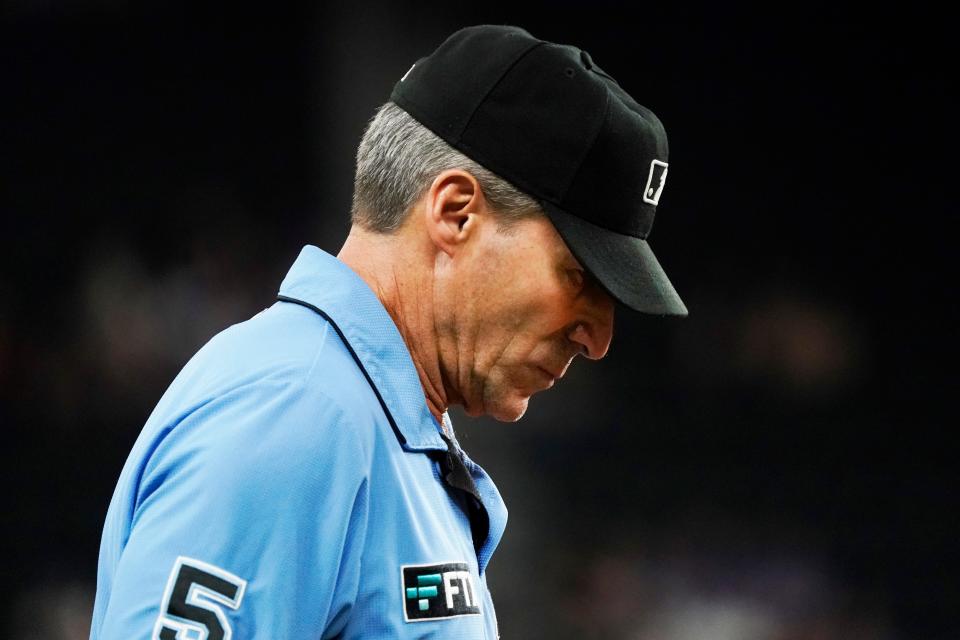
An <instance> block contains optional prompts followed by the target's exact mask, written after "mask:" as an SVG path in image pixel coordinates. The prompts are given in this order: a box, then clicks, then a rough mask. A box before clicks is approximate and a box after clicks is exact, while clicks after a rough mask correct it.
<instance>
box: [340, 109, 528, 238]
mask: <svg viewBox="0 0 960 640" xmlns="http://www.w3.org/2000/svg"><path fill="white" fill-rule="evenodd" d="M447 169H463V170H464V171H467V172H469V173H471V174H472V175H473V177H475V178H476V179H477V182H479V183H480V189H481V190H482V191H483V194H484V196H485V197H486V199H487V201H488V202H490V204H491V207H492V208H493V210H494V211H495V212H496V214H497V216H498V219H499V220H498V221H499V223H500V228H501V229H507V228H509V226H510V224H511V223H513V222H516V221H517V220H520V219H523V218H529V217H533V216H537V215H542V214H543V209H542V208H541V207H540V205H539V204H538V203H537V202H536V201H535V200H534V199H533V198H531V197H530V196H528V195H527V194H525V193H523V192H522V191H520V190H519V189H517V188H516V187H514V186H513V185H511V184H510V183H509V182H507V181H506V180H504V179H503V178H501V177H500V176H498V175H496V174H494V173H493V172H491V171H488V170H487V169H485V168H484V167H482V166H480V165H479V164H477V163H476V162H474V161H473V160H471V159H470V158H468V157H467V156H465V155H463V154H462V153H460V152H459V151H457V150H456V149H454V148H453V147H451V146H450V145H449V144H447V143H446V142H445V141H444V140H442V139H441V138H440V137H438V136H437V135H436V134H435V133H433V132H432V131H430V130H429V129H427V128H426V127H425V126H423V125H422V124H420V123H419V122H417V121H416V120H414V119H413V117H412V116H410V115H409V114H408V113H407V112H406V111H404V110H403V109H401V108H400V107H398V106H397V105H395V104H394V103H392V102H387V103H385V104H384V105H383V106H381V107H380V108H379V109H378V110H377V113H376V115H374V117H373V119H372V120H371V121H370V124H368V125H367V129H366V131H364V133H363V138H362V139H361V140H360V146H359V148H358V149H357V172H356V176H355V178H354V183H353V208H352V210H351V220H352V222H353V224H356V225H360V226H361V227H363V228H365V229H367V230H369V231H377V232H380V233H392V232H394V231H396V230H397V229H399V228H400V227H401V225H403V222H404V220H405V219H406V217H407V213H408V212H409V210H410V208H411V207H412V206H413V204H414V203H415V202H416V201H417V200H418V199H419V198H420V197H421V196H422V195H423V194H424V192H426V190H427V189H428V188H429V187H430V184H431V183H432V182H433V180H434V178H436V177H437V176H438V175H439V174H440V173H441V172H443V171H445V170H447Z"/></svg>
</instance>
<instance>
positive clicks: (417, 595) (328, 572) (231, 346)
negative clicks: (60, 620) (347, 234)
mask: <svg viewBox="0 0 960 640" xmlns="http://www.w3.org/2000/svg"><path fill="white" fill-rule="evenodd" d="M447 420H448V419H447ZM448 432H449V433H450V434H451V436H452V429H448ZM442 434H443V430H442V429H441V428H440V426H439V425H438V424H437V421H436V420H435V419H434V418H433V416H432V415H431V414H430V411H429V409H428V408H427V405H426V401H425V399H424V391H423V388H422V386H421V384H420V379H419V377H418V375H417V371H416V369H415V368H414V364H413V361H412V359H411V357H410V353H409V351H408V349H407V347H406V345H405V343H404V341H403V339H402V338H401V336H400V333H399V331H398V330H397V327H396V325H395V324H394V323H393V321H392V319H391V318H390V316H389V314H388V313H387V311H386V310H385V309H384V307H383V305H382V304H381V303H380V301H379V300H378V299H377V297H376V295H374V293H373V292H372V291H371V290H370V288H369V287H368V286H367V285H366V283H364V281H363V280H361V279H360V278H359V276H357V275H356V274H355V273H354V272H353V271H352V270H350V269H349V268H348V267H347V266H346V265H344V264H343V263H341V262H340V261H339V260H337V259H336V258H335V257H333V256H331V255H329V254H327V253H324V252H323V251H321V250H320V249H317V248H316V247H312V246H306V247H304V249H303V251H302V252H301V253H300V256H299V258H297V260H296V262H295V263H294V265H293V267H292V268H291V269H290V272H289V273H288V274H287V277H286V278H285V279H284V281H283V284H282V285H281V288H280V301H279V302H277V303H275V304H274V305H273V306H271V307H270V308H268V309H265V310H264V311H262V312H261V313H259V314H258V315H256V316H254V317H253V318H251V319H250V320H247V321H246V322H242V323H240V324H237V325H234V326H232V327H230V328H229V329H227V330H225V331H223V332H222V333H220V334H219V335H217V336H215V337H214V338H213V339H212V340H211V341H210V342H209V343H208V344H206V345H205V346H204V347H203V348H202V349H201V350H200V351H199V352H198V353H197V354H196V355H195V356H194V357H193V358H192V359H191V360H190V362H188V363H187V365H186V366H185V367H184V369H183V370H182V371H181V372H180V374H179V375H178V376H177V377H176V379H175V380H174V381H173V383H172V384H171V386H170V388H169V389H168V390H167V392H166V393H165V394H164V395H163V398H162V399H161V400H160V402H159V404H158V405H157V407H156V409H154V411H153V413H152V414H151V415H150V417H149V419H148V420H147V423H146V425H145V426H144V428H143V431H142V432H141V434H140V436H139V438H138V439H137V442H136V444H135V445H134V447H133V450H132V451H131V453H130V456H129V458H128V459H127V462H126V465H125V466H124V468H123V471H122V473H121V475H120V479H119V481H118V483H117V488H116V491H115V493H114V495H113V500H112V501H111V503H110V508H109V511H108V513H107V519H106V523H105V525H104V531H103V539H102V542H101V547H100V562H99V570H98V580H97V597H96V605H95V609H94V615H93V625H92V629H91V633H90V637H91V639H92V640H121V639H122V640H132V639H134V638H160V639H162V640H174V639H176V640H186V639H188V638H189V639H191V640H218V639H223V640H229V639H230V638H234V639H236V640H241V639H244V638H258V639H268V638H269V639H277V640H279V639H286V638H290V639H294V638H311V639H314V638H334V637H336V638H343V639H350V638H365V639H377V638H451V639H464V640H466V639H470V640H476V639H481V638H482V639H489V640H493V639H495V638H497V637H498V636H497V623H496V617H495V615H494V610H493V604H492V602H491V599H490V593H489V591H488V589H487V583H486V569H487V565H488V563H489V562H490V557H491V556H492V555H493V552H494V549H496V547H497V544H498V543H499V541H500V538H501V536H502V535H503V530H504V527H505V526H506V519H507V512H506V508H505V507H504V504H503V501H502V499H501V498H500V494H499V492H498V491H497V489H496V487H495V486H494V484H493V482H492V481H491V480H490V478H489V476H487V474H486V473H485V472H484V471H483V470H482V469H481V468H480V467H479V466H477V465H476V464H474V463H473V462H472V461H470V459H469V458H467V457H466V456H465V455H464V454H463V453H462V451H461V450H460V449H459V446H458V445H457V444H456V440H455V439H453V440H452V443H451V444H450V448H449V450H448V446H447V442H449V441H450V440H446V439H445V436H444V435H442ZM457 487H460V488H457ZM471 516H472V520H471ZM471 522H472V526H471Z"/></svg>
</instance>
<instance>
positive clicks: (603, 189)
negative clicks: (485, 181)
mask: <svg viewBox="0 0 960 640" xmlns="http://www.w3.org/2000/svg"><path fill="white" fill-rule="evenodd" d="M390 99H391V101H393V102H394V103H395V104H396V105H397V106H399V107H400V108H401V109H403V110H404V111H406V112H407V113H409V114H410V115H411V116H412V117H413V118H415V119H416V120H417V121H419V122H420V123H421V124H423V125H424V126H426V127H427V128H428V129H430V130H431V131H433V132H434V133H435V134H437V135H438V136H440V137H441V138H443V140H445V141H446V142H447V143H448V144H450V145H451V146H452V147H454V148H455V149H458V150H460V151H462V152H463V153H464V154H466V155H467V156H469V157H470V158H471V159H473V160H474V161H476V162H478V163H480V164H481V165H483V166H484V167H486V168H487V169H489V170H490V171H492V172H494V173H496V174H497V175H499V176H500V177H502V178H504V179H505V180H507V181H508V182H510V183H511V184H513V185H514V186H515V187H517V188H518V189H520V190H521V191H523V192H525V193H527V194H528V195H530V196H531V197H533V198H534V199H536V200H538V201H539V202H540V204H541V205H542V206H543V209H544V211H545V212H546V214H547V216H549V218H550V221H551V222H552V223H553V225H554V226H555V227H556V229H557V231H558V232H559V233H560V236H561V237H562V238H563V239H564V241H565V242H566V244H567V247H568V248H569V249H570V251H571V252H572V253H573V254H574V256H576V258H577V259H578V260H579V261H580V263H581V264H582V265H583V267H584V268H585V269H587V270H588V271H589V272H590V273H591V274H592V275H593V276H594V277H595V278H596V279H597V280H598V281H599V282H600V283H601V284H602V285H603V287H604V288H605V289H606V290H607V291H608V292H609V293H610V294H611V295H612V296H613V297H614V298H615V299H617V300H619V301H620V302H622V303H623V304H625V305H626V306H627V307H630V308H632V309H635V310H637V311H642V312H644V313H651V314H659V315H675V316H685V315H687V308H686V306H685V305H684V304H683V301H682V300H680V296H679V295H678V294H677V292H676V290H675V289H674V288H673V285H671V284H670V280H669V279H668V278H667V274H666V273H665V272H664V271H663V268H662V267H661V266H660V263H659V262H658V261H657V258H656V256H654V255H653V250H652V249H651V248H650V245H649V244H648V242H647V237H648V236H649V234H650V228H651V227H652V226H653V218H654V214H655V213H656V208H657V203H658V202H659V199H660V194H661V192H662V190H663V185H664V180H665V179H666V175H667V134H666V131H664V128H663V125H662V124H661V123H660V120H658V119H657V117H656V116H655V115H654V114H653V112H652V111H650V110H649V109H647V108H646V107H643V106H641V105H639V104H637V102H636V101H635V100H634V99H633V98H631V97H630V96H629V95H628V94H627V93H626V92H625V91H624V90H623V89H621V88H620V85H619V84H617V82H616V80H614V79H613V78H612V77H610V76H609V75H608V74H607V73H606V72H604V71H603V70H602V69H601V68H600V67H598V66H597V65H596V64H595V63H594V62H593V60H591V58H590V56H589V54H587V52H586V51H583V50H581V49H579V48H577V47H573V46H569V45H560V44H554V43H552V42H546V41H544V40H539V39H537V38H534V37H533V36H532V35H530V34H529V33H528V32H527V31H525V30H523V29H520V28H519V27H512V26H494V25H480V26H474V27H467V28H465V29H461V30H460V31H457V32H456V33H454V34H453V35H451V36H450V37H449V38H447V40H446V41H445V42H444V43H443V44H441V45H440V47H439V48H438V49H437V50H436V51H434V52H433V53H432V54H430V55H429V56H427V57H426V58H421V59H420V60H418V61H417V62H416V63H415V64H414V65H413V66H412V67H411V68H410V70H409V71H408V72H407V73H406V74H405V75H404V76H403V78H401V79H400V81H399V82H397V84H396V85H395V86H394V88H393V93H392V94H391V96H390Z"/></svg>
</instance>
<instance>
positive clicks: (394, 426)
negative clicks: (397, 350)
mask: <svg viewBox="0 0 960 640" xmlns="http://www.w3.org/2000/svg"><path fill="white" fill-rule="evenodd" d="M277 300H280V301H281V302H292V303H293V304H299V305H301V306H304V307H306V308H307V309H310V310H311V311H314V312H316V313H318V314H320V316H322V317H323V319H324V320H326V321H327V322H329V323H330V326H331V327H333V329H334V331H336V332H337V335H338V336H340V340H342V341H343V344H344V345H346V347H347V350H348V351H349V352H350V355H351V356H352V357H353V360H354V362H356V363H357V366H358V367H360V371H362V372H363V377H364V378H366V379H367V384H369V385H370V388H371V389H373V392H374V393H375V394H376V395H377V400H379V401H380V406H381V407H383V413H384V415H386V416H387V420H389V421H390V428H392V429H393V433H394V434H395V435H396V436H397V440H399V441H400V444H401V445H405V444H407V439H406V438H405V437H404V436H403V432H401V431H400V428H399V427H398V426H397V421H396V420H394V419H393V414H392V413H390V408H389V407H387V403H386V402H384V400H383V396H382V395H380V390H379V389H378V388H377V385H375V384H374V383H373V378H371V377H370V374H369V373H367V369H366V367H364V366H363V362H362V361H361V360H360V357H359V356H358V355H357V352H356V351H354V350H353V347H352V346H351V345H350V341H349V340H347V336H345V335H343V331H341V330H340V327H339V326H338V325H337V323H336V322H334V320H333V318H331V317H330V316H329V315H328V314H327V313H325V312H324V311H323V310H322V309H320V308H319V307H317V306H315V305H312V304H310V303H309V302H305V301H304V300H299V299H297V298H291V297H290V296H285V295H282V294H281V295H278V296H277Z"/></svg>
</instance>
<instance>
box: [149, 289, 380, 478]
mask: <svg viewBox="0 0 960 640" xmlns="http://www.w3.org/2000/svg"><path fill="white" fill-rule="evenodd" d="M380 420H381V411H380V407H379V403H378V401H377V399H376V395H375V394H374V392H373V390H372V389H371V388H370V386H369V383H368V382H367V381H366V378H365V377H364V375H363V372H362V371H361V370H360V368H359V367H358V365H357V364H356V362H355V361H354V360H353V358H352V356H351V355H350V352H349V350H348V349H347V347H346V345H345V344H344V343H343V341H342V340H341V338H340V337H339V335H338V334H337V332H336V330H335V329H334V328H333V327H332V326H331V325H330V323H329V322H328V321H327V320H325V319H324V318H323V317H322V316H320V315H319V314H316V313H314V312H312V311H311V310H309V309H306V308H304V307H300V306H298V305H293V304H289V303H277V304H275V305H274V306H272V307H270V308H268V309H266V310H264V311H263V312H261V313H259V314H258V315H256V316H254V317H253V318H251V319H250V320H247V321H246V322H242V323H240V324H237V325H234V326H232V327H230V328H228V329H226V330H225V331H223V332H221V333H220V334H218V335H217V336H215V337H214V338H213V339H212V340H210V342H209V343H207V344H206V345H205V346H204V347H203V348H202V349H201V350H200V351H199V352H198V353H197V354H196V355H195V356H194V357H193V358H192V359H191V361H190V362H189V363H188V364H187V365H186V366H185V367H184V369H183V371H181V373H180V374H179V375H178V376H177V378H176V380H174V382H173V384H171V386H170V388H169V389H168V391H167V393H166V394H165V395H164V397H163V399H162V400H161V402H160V404H158V406H157V409H156V410H155V411H154V414H153V415H151V417H150V420H149V421H148V425H147V429H146V430H145V431H148V432H150V435H151V440H152V441H153V443H154V446H155V448H154V449H153V451H150V452H144V453H146V454H147V457H148V458H149V459H150V463H149V464H148V468H147V470H146V471H147V474H148V475H149V476H152V477H162V476H163V475H165V473H166V472H169V471H172V470H173V469H178V468H180V467H181V465H184V464H186V465H188V466H189V465H193V464H203V465H205V466H206V469H207V470H206V471H205V472H204V473H203V474H202V475H208V474H209V473H218V474H223V475H233V474H234V473H235V472H237V470H240V469H248V470H251V471H252V472H253V473H252V476H251V477H255V478H258V479H262V480H269V479H270V478H277V479H282V478H289V477H291V476H292V475H294V476H297V477H299V478H305V477H315V476H317V473H318V472H320V471H323V470H324V469H327V470H329V469H331V468H332V465H345V464H347V461H349V464H350V466H351V469H350V474H349V475H356V474H358V473H359V474H360V476H363V475H365V470H368V469H369V467H370V464H371V457H372V455H373V451H374V449H375V440H376V438H377V437H378V432H379V430H380V428H379V427H378V422H380ZM161 467H166V470H165V471H164V470H163V469H161ZM215 469H216V470H217V471H214V470H215ZM158 472H160V473H159V474H158ZM323 473H326V472H325V471H324V472H323ZM321 475H322V474H321Z"/></svg>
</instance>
